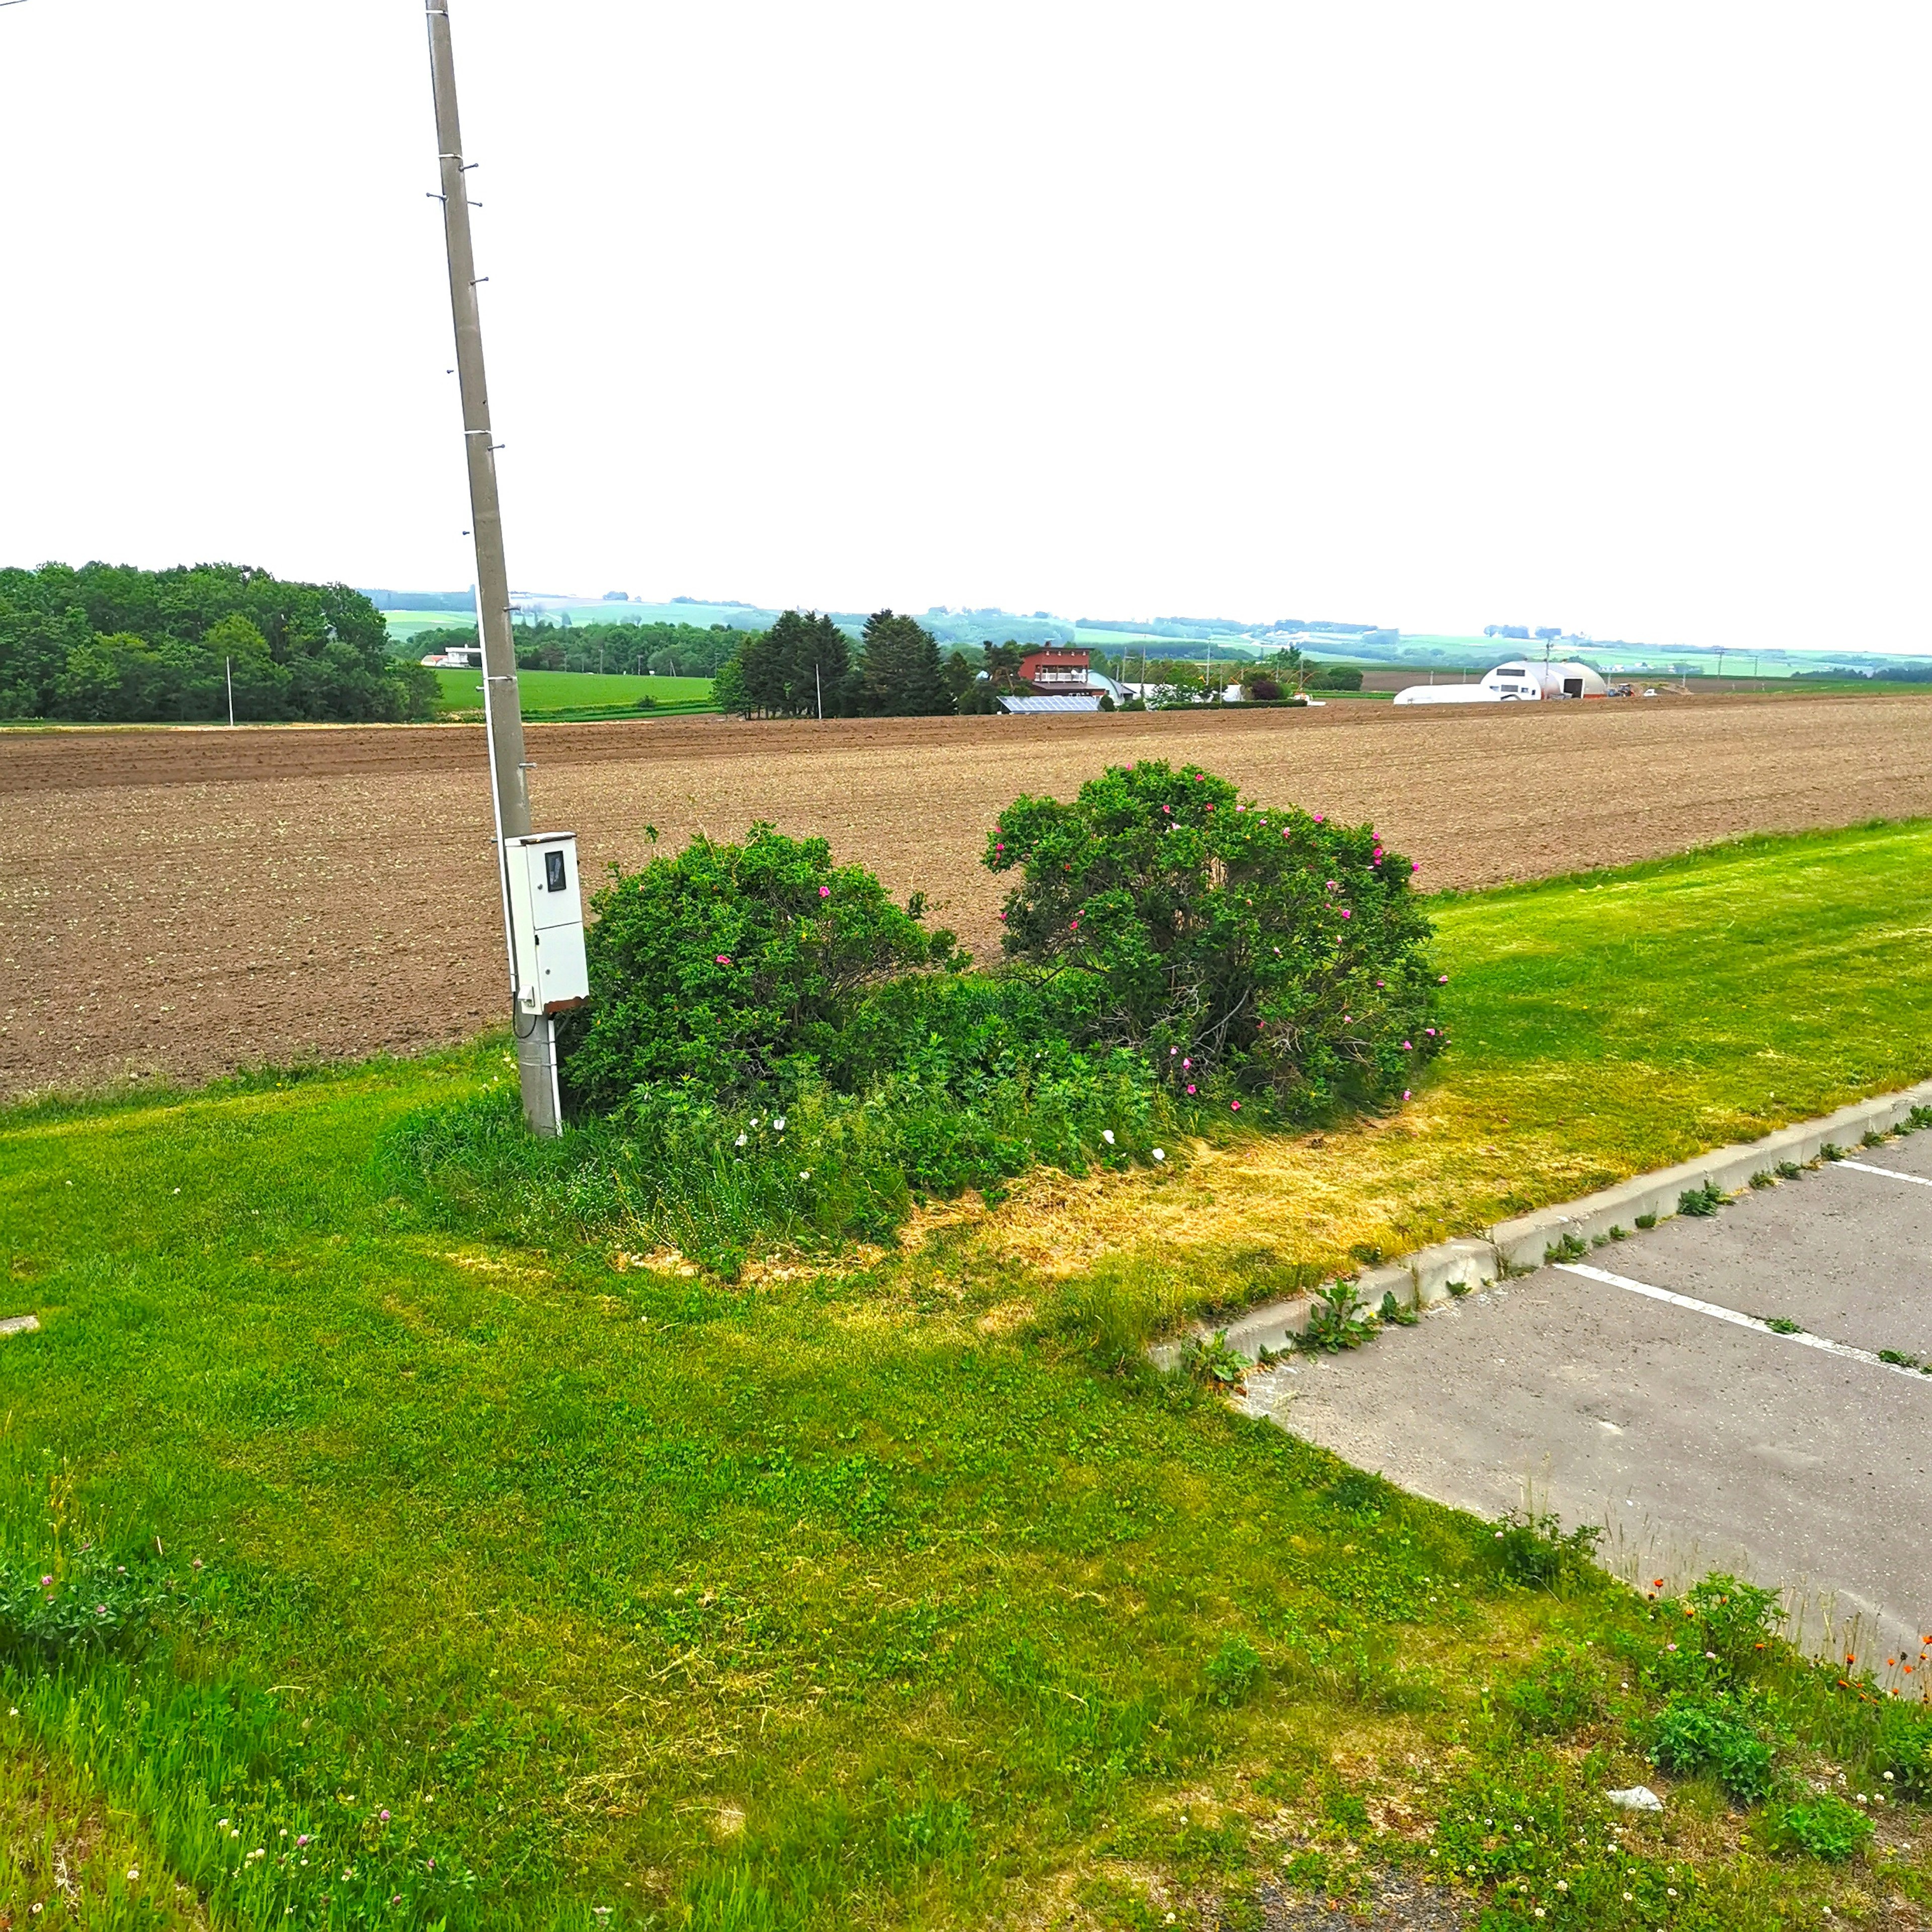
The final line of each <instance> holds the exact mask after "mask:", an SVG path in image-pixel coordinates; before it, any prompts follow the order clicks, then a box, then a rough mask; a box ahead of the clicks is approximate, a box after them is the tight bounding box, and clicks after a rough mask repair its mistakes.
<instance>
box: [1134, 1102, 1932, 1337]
mask: <svg viewBox="0 0 1932 1932" xmlns="http://www.w3.org/2000/svg"><path fill="white" fill-rule="evenodd" d="M1918 1107H1932V1080H1924V1081H1921V1082H1919V1084H1918V1085H1917V1086H1915V1087H1908V1088H1906V1089H1905V1090H1904V1091H1903V1092H1902V1093H1897V1094H1881V1095H1880V1096H1879V1097H1878V1098H1877V1099H1876V1100H1859V1101H1856V1102H1855V1103H1853V1104H1852V1106H1849V1107H1841V1108H1840V1109H1838V1112H1836V1113H1835V1114H1827V1115H1826V1116H1825V1117H1824V1118H1823V1120H1818V1121H1799V1123H1798V1124H1796V1125H1795V1126H1793V1127H1780V1128H1778V1130H1776V1132H1775V1133H1769V1134H1766V1136H1765V1137H1764V1138H1763V1139H1762V1140H1757V1141H1749V1142H1744V1143H1742V1145H1738V1146H1735V1147H1723V1148H1713V1149H1712V1151H1710V1152H1709V1154H1700V1155H1699V1156H1698V1157H1697V1159H1696V1160H1686V1161H1681V1162H1679V1163H1678V1165H1677V1166H1675V1167H1667V1168H1663V1169H1659V1170H1658V1172H1656V1173H1655V1174H1640V1175H1638V1176H1637V1178H1635V1179H1634V1180H1632V1181H1623V1182H1622V1183H1620V1184H1619V1185H1618V1186H1616V1187H1607V1188H1605V1189H1604V1190H1602V1192H1601V1193H1596V1194H1586V1195H1585V1196H1583V1199H1580V1200H1578V1201H1568V1202H1562V1203H1560V1204H1559V1205H1557V1206H1556V1207H1553V1208H1538V1209H1537V1211H1535V1213H1534V1214H1522V1215H1519V1216H1517V1218H1516V1219H1515V1220H1511V1221H1504V1222H1501V1223H1499V1224H1498V1225H1497V1226H1495V1227H1493V1228H1492V1229H1490V1232H1489V1235H1488V1236H1487V1238H1485V1239H1478V1238H1474V1237H1470V1236H1464V1237H1462V1238H1458V1239H1457V1240H1455V1241H1439V1242H1437V1243H1436V1244H1435V1245H1434V1246H1433V1247H1427V1248H1418V1250H1416V1251H1415V1253H1414V1254H1412V1255H1410V1256H1408V1257H1407V1258H1406V1259H1404V1260H1402V1261H1400V1262H1391V1263H1389V1264H1388V1265H1385V1266H1383V1267H1380V1268H1364V1270H1363V1271H1362V1272H1361V1274H1360V1275H1359V1276H1358V1277H1357V1278H1356V1282H1355V1292H1356V1294H1357V1295H1358V1296H1359V1297H1360V1298H1361V1301H1362V1303H1363V1304H1364V1307H1367V1308H1370V1309H1372V1310H1373V1309H1376V1308H1379V1307H1381V1306H1382V1298H1383V1296H1384V1295H1394V1297H1395V1299H1396V1305H1397V1307H1400V1308H1427V1307H1432V1306H1433V1304H1436V1303H1437V1302H1440V1301H1448V1299H1449V1297H1450V1295H1451V1292H1452V1289H1462V1290H1463V1291H1465V1292H1466V1291H1467V1290H1468V1289H1473V1288H1487V1287H1488V1286H1490V1283H1493V1282H1496V1281H1498V1280H1501V1279H1502V1277H1505V1275H1509V1274H1528V1273H1529V1271H1531V1270H1532V1268H1541V1267H1542V1265H1544V1261H1545V1259H1547V1257H1548V1256H1549V1255H1550V1250H1553V1249H1560V1248H1561V1247H1562V1244H1563V1243H1564V1242H1565V1241H1570V1242H1571V1243H1573V1244H1577V1246H1575V1247H1572V1249H1571V1253H1572V1254H1573V1255H1574V1254H1575V1253H1577V1252H1578V1250H1579V1248H1580V1249H1582V1250H1588V1249H1589V1247H1591V1246H1592V1245H1593V1244H1595V1243H1597V1242H1599V1241H1605V1240H1607V1239H1608V1238H1610V1231H1611V1229H1613V1228H1615V1229H1621V1230H1623V1231H1625V1232H1628V1231H1630V1230H1631V1229H1634V1227H1635V1226H1636V1224H1637V1217H1639V1216H1640V1215H1652V1214H1654V1215H1655V1217H1657V1219H1658V1220H1660V1221H1663V1220H1669V1219H1670V1217H1671V1216H1672V1215H1673V1214H1676V1212H1677V1203H1678V1200H1679V1197H1680V1196H1682V1195H1684V1194H1685V1193H1688V1192H1689V1191H1690V1190H1692V1189H1694V1188H1700V1187H1715V1188H1716V1189H1717V1190H1718V1192H1719V1193H1724V1194H1736V1193H1739V1191H1740V1190H1742V1189H1744V1188H1746V1187H1749V1186H1750V1185H1751V1176H1752V1175H1754V1174H1763V1173H1766V1172H1769V1171H1771V1170H1772V1169H1775V1168H1776V1167H1777V1166H1778V1163H1779V1162H1780V1161H1795V1162H1796V1163H1798V1164H1799V1165H1800V1166H1803V1165H1805V1163H1808V1162H1810V1161H1814V1160H1817V1158H1818V1157H1819V1156H1820V1154H1821V1153H1822V1152H1823V1150H1824V1149H1825V1148H1827V1147H1832V1146H1836V1147H1841V1148H1844V1149H1845V1150H1846V1151H1847V1152H1849V1151H1851V1150H1852V1149H1853V1148H1855V1147H1856V1146H1857V1145H1858V1142H1859V1141H1860V1140H1861V1139H1862V1138H1863V1137H1864V1136H1865V1135H1867V1134H1868V1133H1879V1134H1882V1133H1888V1132H1890V1131H1891V1129H1893V1128H1894V1127H1897V1126H1898V1124H1900V1122H1901V1121H1904V1120H1905V1119H1906V1118H1907V1117H1908V1116H1909V1115H1910V1114H1911V1113H1912V1110H1913V1109H1915V1108H1918ZM1313 1301H1314V1298H1313V1296H1312V1295H1297V1296H1295V1298H1292V1300H1289V1301H1271V1302H1269V1303H1268V1304H1267V1305H1266V1306H1265V1307H1260V1308H1251V1309H1250V1310H1248V1312H1247V1313H1246V1314H1245V1315H1244V1316H1241V1318H1240V1319H1238V1321H1235V1322H1230V1323H1229V1325H1228V1331H1227V1333H1228V1346H1229V1347H1230V1348H1232V1349H1237V1350H1238V1351H1239V1352H1241V1354H1242V1355H1246V1356H1248V1357H1249V1358H1250V1359H1253V1358H1259V1355H1260V1354H1261V1352H1262V1349H1264V1348H1266V1349H1285V1348H1286V1347H1287V1346H1289V1338H1290V1337H1291V1336H1294V1335H1298V1334H1300V1333H1301V1331H1302V1329H1303V1328H1305V1327H1306V1326H1307V1322H1308V1312H1309V1310H1310V1307H1312V1306H1313ZM1194 1332H1195V1333H1196V1334H1198V1335H1199V1336H1201V1337H1202V1338H1203V1339H1205V1338H1206V1337H1208V1336H1209V1335H1211V1334H1213V1333H1214V1332H1215V1331H1214V1330H1213V1329H1212V1328H1209V1327H1198V1328H1196V1330H1195V1331H1194ZM1178 1353H1179V1350H1178V1347H1176V1346H1175V1345H1174V1344H1172V1343H1169V1344H1168V1345H1166V1346H1165V1347H1163V1348H1161V1349H1157V1350H1156V1351H1155V1352H1154V1354H1155V1358H1156V1359H1157V1361H1158V1360H1161V1359H1163V1358H1170V1357H1172V1356H1175V1355H1178Z"/></svg>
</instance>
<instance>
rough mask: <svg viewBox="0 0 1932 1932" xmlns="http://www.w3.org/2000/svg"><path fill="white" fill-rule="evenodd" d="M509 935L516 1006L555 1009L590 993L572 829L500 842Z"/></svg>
mask: <svg viewBox="0 0 1932 1932" xmlns="http://www.w3.org/2000/svg"><path fill="white" fill-rule="evenodd" d="M503 865H504V871H505V875H506V877H507V879H508V883H509V888H510V925H511V930H512V932H513V933H514V936H515V941H516V957H517V1010H518V1011H519V1012H521V1013H533V1014H534V1013H562V1012H563V1011H564V1010H565V1009H566V1008H568V1007H575V1006H581V1005H582V1004H583V1001H585V1000H586V998H589V993H590V980H589V973H588V971H587V970H586V965H585V962H584V957H583V898H582V895H581V894H580V892H579V890H578V886H577V835H576V834H575V833H574V832H533V833H532V835H530V836H529V837H528V838H506V839H505V840H504V841H503Z"/></svg>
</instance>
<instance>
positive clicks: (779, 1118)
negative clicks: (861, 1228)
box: [606, 1114, 784, 1909]
mask: <svg viewBox="0 0 1932 1932" xmlns="http://www.w3.org/2000/svg"><path fill="white" fill-rule="evenodd" d="M772 1126H773V1127H775V1128H777V1129H778V1132H779V1133H784V1115H782V1114H778V1115H773V1116H772ZM606 1909H608V1908H606Z"/></svg>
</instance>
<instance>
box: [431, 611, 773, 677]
mask: <svg viewBox="0 0 1932 1932" xmlns="http://www.w3.org/2000/svg"><path fill="white" fill-rule="evenodd" d="M745 635H746V634H745V632H744V631H739V630H734V629H733V628H731V627H730V625H727V624H713V625H710V626H709V628H706V627H704V626H703V625H697V624H567V625H566V624H551V623H536V624H518V625H514V626H513V627H512V628H511V632H510V637H511V642H512V643H513V644H514V646H515V649H516V653H517V669H518V670H601V671H631V672H645V671H648V672H649V673H650V675H651V676H653V677H715V676H717V675H718V666H719V665H720V664H722V663H724V661H725V659H726V658H729V657H730V655H732V653H733V652H734V651H736V649H738V647H739V646H740V645H741V644H742V643H743V642H744V641H745ZM396 648H397V649H399V650H404V649H406V650H407V651H408V652H409V653H410V655H411V656H412V657H419V658H421V657H430V656H440V655H441V654H442V653H443V652H445V651H449V650H464V649H468V650H474V649H475V648H476V626H475V625H474V624H462V625H450V626H449V627H448V628H437V629H435V630H433V631H417V632H416V634H415V635H414V636H413V637H409V638H407V639H404V640H398V644H397V646H396Z"/></svg>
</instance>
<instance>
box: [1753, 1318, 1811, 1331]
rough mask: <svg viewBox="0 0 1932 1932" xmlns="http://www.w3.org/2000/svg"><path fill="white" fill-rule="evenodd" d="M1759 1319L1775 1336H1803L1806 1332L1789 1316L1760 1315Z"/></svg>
mask: <svg viewBox="0 0 1932 1932" xmlns="http://www.w3.org/2000/svg"><path fill="white" fill-rule="evenodd" d="M1758 1319H1759V1320H1760V1322H1763V1324H1764V1325H1765V1326H1766V1328H1769V1330H1770V1331H1771V1332H1772V1334H1774V1335H1802V1334H1804V1332H1805V1331H1804V1330H1803V1329H1802V1328H1800V1327H1799V1325H1798V1324H1797V1323H1796V1322H1794V1321H1793V1320H1792V1319H1791V1318H1790V1316H1788V1315H1760V1316H1759V1317H1758Z"/></svg>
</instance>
